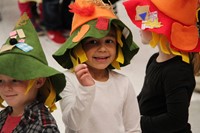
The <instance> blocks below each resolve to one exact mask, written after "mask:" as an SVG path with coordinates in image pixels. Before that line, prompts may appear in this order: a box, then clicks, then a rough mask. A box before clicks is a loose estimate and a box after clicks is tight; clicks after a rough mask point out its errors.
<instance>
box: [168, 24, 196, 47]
mask: <svg viewBox="0 0 200 133" xmlns="http://www.w3.org/2000/svg"><path fill="white" fill-rule="evenodd" d="M171 41H172V45H173V46H174V47H175V48H177V49H179V50H183V51H190V50H193V49H195V48H196V46H197V44H198V29H197V27H196V26H194V25H192V26H183V25H181V24H180V23H177V22H175V23H173V24H172V30H171Z"/></svg>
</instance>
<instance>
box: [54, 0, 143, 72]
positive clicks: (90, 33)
mask: <svg viewBox="0 0 200 133" xmlns="http://www.w3.org/2000/svg"><path fill="white" fill-rule="evenodd" d="M85 2H86V1H84V0H76V2H75V4H76V5H75V6H77V5H79V6H77V7H78V8H79V9H71V10H74V18H73V22H72V30H71V35H70V37H69V38H68V39H67V41H66V42H65V43H64V44H63V45H62V46H61V47H60V48H59V49H58V50H57V51H56V52H55V53H54V54H53V58H54V59H55V60H56V61H57V62H58V63H59V64H60V65H61V66H62V67H64V68H67V69H70V68H72V67H73V63H72V60H71V58H70V56H71V55H70V54H71V50H72V49H73V48H74V47H75V46H77V45H78V44H80V42H81V40H84V39H85V38H88V37H94V38H102V37H105V36H106V35H107V34H108V33H109V31H110V27H111V25H113V26H115V27H116V28H118V29H119V30H120V31H121V33H122V35H121V38H120V39H121V41H122V43H123V47H121V49H122V53H123V56H124V63H123V64H121V63H120V67H122V66H126V65H128V64H130V60H131V59H132V58H133V56H134V55H135V54H136V53H137V52H138V50H139V47H138V46H137V45H136V44H135V42H134V41H133V37H132V33H131V31H130V29H129V28H128V27H127V26H126V25H125V24H124V23H123V22H122V21H121V20H119V19H118V18H117V17H116V16H115V15H114V14H113V13H112V10H111V9H109V8H108V5H106V6H107V7H104V5H105V4H104V3H103V2H102V1H101V0H96V1H94V3H93V2H90V3H91V4H88V3H87V4H88V5H86V3H85ZM87 2H88V1H87ZM97 3H98V4H97ZM100 3H102V5H100ZM99 5H100V6H99ZM87 6H88V9H91V6H94V7H95V9H94V11H93V10H92V11H91V12H94V13H91V12H90V14H89V15H83V14H79V12H81V11H79V12H76V10H82V9H83V11H84V10H85V9H86V8H87ZM71 7H72V8H74V6H71ZM81 8H82V9H81ZM99 18H103V19H102V21H106V20H108V21H109V22H108V23H109V26H108V28H107V29H103V30H101V29H99V28H97V25H98V24H97V23H98V22H99ZM104 18H105V20H104ZM100 21H101V20H100ZM101 24H104V22H102V23H101ZM86 26H88V28H85V27H86ZM100 27H101V26H100ZM82 33H83V34H82ZM80 34H81V35H80ZM77 38H79V39H77ZM109 67H110V68H113V66H111V65H110V66H109Z"/></svg>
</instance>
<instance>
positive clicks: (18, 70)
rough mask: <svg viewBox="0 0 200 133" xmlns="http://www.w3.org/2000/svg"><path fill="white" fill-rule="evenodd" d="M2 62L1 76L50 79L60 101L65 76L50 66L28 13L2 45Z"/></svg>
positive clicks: (0, 59)
mask: <svg viewBox="0 0 200 133" xmlns="http://www.w3.org/2000/svg"><path fill="white" fill-rule="evenodd" d="M0 62H1V64H0V74H4V75H8V76H10V77H12V78H14V79H17V80H32V79H36V78H39V77H46V78H49V79H50V82H51V84H52V86H53V88H54V89H55V92H56V99H57V100H59V93H60V92H61V91H62V90H63V89H64V87H65V84H66V80H65V75H64V74H63V73H61V72H59V71H57V70H56V69H54V68H52V67H50V66H48V63H47V60H46V57H45V54H44V51H43V49H42V47H41V44H40V41H39V38H38V36H37V33H36V31H35V29H34V27H33V25H32V23H31V21H30V19H29V18H28V16H27V14H26V13H24V14H23V15H22V16H21V17H20V19H19V20H18V22H17V24H16V26H15V28H14V30H13V31H12V32H10V37H9V38H8V39H7V41H6V42H5V44H3V45H2V47H1V49H0Z"/></svg>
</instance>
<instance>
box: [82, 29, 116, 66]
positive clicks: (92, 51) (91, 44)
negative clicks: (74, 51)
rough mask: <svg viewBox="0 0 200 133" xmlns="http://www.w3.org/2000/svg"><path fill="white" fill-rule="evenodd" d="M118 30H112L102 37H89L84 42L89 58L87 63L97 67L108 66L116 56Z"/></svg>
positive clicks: (83, 45)
mask: <svg viewBox="0 0 200 133" xmlns="http://www.w3.org/2000/svg"><path fill="white" fill-rule="evenodd" d="M116 46H117V40H116V32H115V31H114V30H111V31H110V32H109V34H108V35H107V36H105V37H103V38H101V39H96V38H88V39H86V40H85V41H84V42H83V43H82V47H83V49H84V51H85V53H86V56H87V58H88V60H87V61H86V64H87V65H89V66H90V67H93V68H95V69H101V70H102V69H105V68H107V67H108V66H109V65H110V64H111V63H112V62H113V60H114V59H115V58H116Z"/></svg>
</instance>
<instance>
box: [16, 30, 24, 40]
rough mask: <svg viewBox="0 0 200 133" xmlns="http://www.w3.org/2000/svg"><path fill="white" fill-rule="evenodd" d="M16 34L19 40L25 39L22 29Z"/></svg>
mask: <svg viewBox="0 0 200 133" xmlns="http://www.w3.org/2000/svg"><path fill="white" fill-rule="evenodd" d="M17 33H18V35H19V38H25V37H26V36H25V34H24V31H23V30H22V29H18V30H17Z"/></svg>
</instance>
